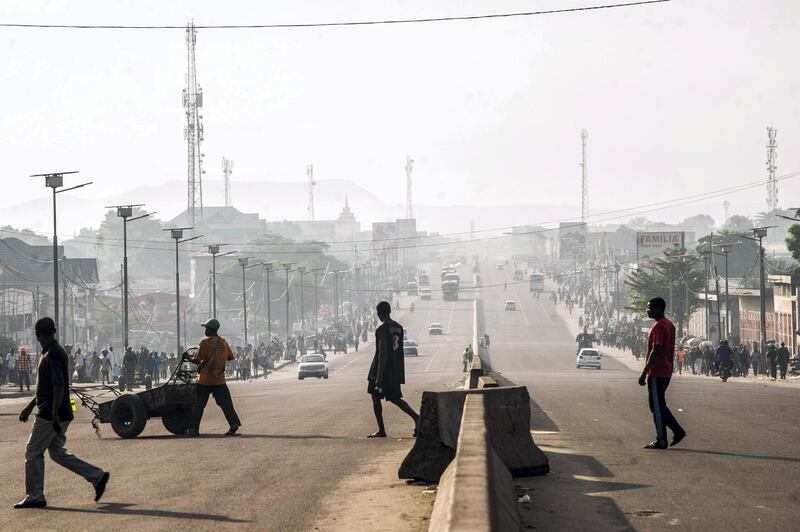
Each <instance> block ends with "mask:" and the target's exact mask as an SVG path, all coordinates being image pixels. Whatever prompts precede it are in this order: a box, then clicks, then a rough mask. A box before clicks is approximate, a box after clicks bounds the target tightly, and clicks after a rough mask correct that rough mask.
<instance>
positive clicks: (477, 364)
mask: <svg viewBox="0 0 800 532" xmlns="http://www.w3.org/2000/svg"><path fill="white" fill-rule="evenodd" d="M482 376H483V361H482V360H481V357H480V356H478V355H475V356H473V357H472V366H471V367H470V370H469V389H470V390H474V389H475V388H477V387H478V379H480V378H481V377H482Z"/></svg>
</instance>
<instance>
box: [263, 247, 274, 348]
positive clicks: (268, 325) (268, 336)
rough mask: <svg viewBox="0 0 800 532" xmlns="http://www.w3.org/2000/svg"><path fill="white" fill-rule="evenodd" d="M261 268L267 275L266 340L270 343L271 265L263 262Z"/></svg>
mask: <svg viewBox="0 0 800 532" xmlns="http://www.w3.org/2000/svg"><path fill="white" fill-rule="evenodd" d="M262 266H264V271H265V272H266V273H267V340H268V341H269V343H272V312H271V310H272V302H271V301H270V295H269V274H270V272H272V263H271V262H265V263H263V264H262Z"/></svg>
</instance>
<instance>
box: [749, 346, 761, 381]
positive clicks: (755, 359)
mask: <svg viewBox="0 0 800 532" xmlns="http://www.w3.org/2000/svg"><path fill="white" fill-rule="evenodd" d="M750 364H752V366H753V377H758V371H759V368H760V367H761V351H759V349H758V347H756V346H753V354H751V355H750Z"/></svg>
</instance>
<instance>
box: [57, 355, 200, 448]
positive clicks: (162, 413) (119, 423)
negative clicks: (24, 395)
mask: <svg viewBox="0 0 800 532" xmlns="http://www.w3.org/2000/svg"><path fill="white" fill-rule="evenodd" d="M194 351H197V348H196V347H193V348H190V349H189V350H188V351H187V352H186V353H184V357H182V358H181V360H180V363H179V364H178V365H177V366H176V367H175V370H174V371H173V372H172V375H170V377H169V378H168V379H167V380H166V381H165V382H164V384H162V385H161V386H156V387H155V388H152V389H150V390H145V391H143V392H138V393H120V392H119V391H118V390H116V389H114V388H112V387H111V386H106V387H105V389H104V390H103V391H101V392H100V393H99V394H90V393H88V392H87V391H86V390H85V389H78V388H73V387H70V389H69V390H70V393H71V394H73V395H75V396H76V397H78V399H79V400H80V402H81V404H82V405H83V406H85V407H86V408H88V409H89V410H90V411H91V412H92V414H94V418H93V419H92V426H93V427H94V429H95V431H96V432H97V435H98V436H100V426H99V424H100V423H110V424H111V429H112V430H113V431H114V433H115V434H116V435H117V436H119V437H120V438H135V437H137V436H138V435H139V434H141V433H142V431H143V430H144V427H145V425H146V424H147V420H148V419H152V418H158V417H160V418H161V422H162V423H163V424H164V428H165V429H167V430H168V431H169V432H171V433H172V434H177V435H182V434H185V433H186V430H187V429H189V428H190V427H191V425H192V423H193V415H192V411H193V409H194V404H195V403H196V402H197V367H196V366H195V365H194V363H192V362H191V360H190V359H191V358H193V355H189V353H190V352H194ZM109 394H113V396H114V398H113V399H112V400H110V401H105V402H102V403H101V402H99V401H100V400H102V399H103V397H104V396H107V395H109Z"/></svg>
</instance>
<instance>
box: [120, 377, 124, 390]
mask: <svg viewBox="0 0 800 532" xmlns="http://www.w3.org/2000/svg"><path fill="white" fill-rule="evenodd" d="M119 391H121V392H124V391H125V376H124V375H120V376H119Z"/></svg>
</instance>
